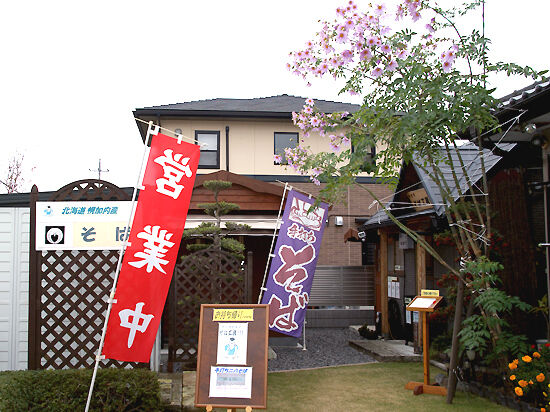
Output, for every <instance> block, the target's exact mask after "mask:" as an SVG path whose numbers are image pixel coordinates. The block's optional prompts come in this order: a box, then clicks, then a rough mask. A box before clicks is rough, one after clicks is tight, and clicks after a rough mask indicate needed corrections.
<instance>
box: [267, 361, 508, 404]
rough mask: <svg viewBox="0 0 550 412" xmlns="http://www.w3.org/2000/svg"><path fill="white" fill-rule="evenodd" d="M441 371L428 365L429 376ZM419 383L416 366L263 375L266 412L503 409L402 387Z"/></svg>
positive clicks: (419, 370)
mask: <svg viewBox="0 0 550 412" xmlns="http://www.w3.org/2000/svg"><path fill="white" fill-rule="evenodd" d="M439 372H441V371H440V370H438V369H437V368H434V367H433V366H432V367H431V368H430V373H431V374H432V376H435V375H436V374H437V373H439ZM422 380H423V372H422V363H421V362H415V363H402V362H396V363H390V362H384V363H371V364H368V365H357V366H342V367H335V368H325V369H316V370H302V371H295V372H271V373H269V375H268V398H267V405H268V410H269V411H277V412H284V411H293V412H299V411H308V412H313V411H315V412H319V411H407V412H414V411H418V412H425V411H434V412H435V411H465V412H466V411H468V412H471V411H484V412H491V411H503V410H509V409H507V408H505V407H503V406H500V405H497V404H496V403H492V402H490V401H488V400H486V399H484V398H480V397H477V396H474V395H471V394H467V393H463V392H457V395H456V397H455V400H454V401H453V404H452V405H447V404H446V403H445V398H444V397H442V396H437V395H425V394H424V395H418V396H415V395H413V393H412V391H410V390H406V389H405V388H404V386H405V384H406V383H407V382H409V381H419V382H421V381H422Z"/></svg>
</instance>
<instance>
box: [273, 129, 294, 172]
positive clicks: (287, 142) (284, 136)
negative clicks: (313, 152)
mask: <svg viewBox="0 0 550 412" xmlns="http://www.w3.org/2000/svg"><path fill="white" fill-rule="evenodd" d="M274 143H275V144H274V147H275V150H274V154H275V155H279V156H281V162H280V163H278V162H274V163H275V164H282V165H286V164H288V161H287V160H286V157H285V149H286V148H287V147H290V148H295V147H296V146H298V133H294V132H275V140H274Z"/></svg>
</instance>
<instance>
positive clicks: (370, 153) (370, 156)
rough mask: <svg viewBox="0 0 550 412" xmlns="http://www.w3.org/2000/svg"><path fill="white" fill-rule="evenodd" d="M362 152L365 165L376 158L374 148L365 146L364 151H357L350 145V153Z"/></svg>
mask: <svg viewBox="0 0 550 412" xmlns="http://www.w3.org/2000/svg"><path fill="white" fill-rule="evenodd" d="M359 151H362V152H363V153H364V159H365V165H367V164H371V163H372V161H373V160H374V158H375V157H376V146H367V147H366V148H364V149H358V148H356V147H355V146H354V145H353V144H352V145H351V152H352V153H355V152H358V153H359Z"/></svg>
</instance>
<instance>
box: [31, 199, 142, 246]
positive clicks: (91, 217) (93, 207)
mask: <svg viewBox="0 0 550 412" xmlns="http://www.w3.org/2000/svg"><path fill="white" fill-rule="evenodd" d="M131 208H132V202H131V201H91V202H36V250H108V249H119V248H120V247H121V246H122V244H123V242H124V240H125V239H126V237H127V236H128V233H129V231H128V229H127V225H128V220H129V218H130V213H131Z"/></svg>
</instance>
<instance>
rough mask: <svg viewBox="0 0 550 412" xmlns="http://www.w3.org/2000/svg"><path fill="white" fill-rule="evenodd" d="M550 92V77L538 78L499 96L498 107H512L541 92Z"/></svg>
mask: <svg viewBox="0 0 550 412" xmlns="http://www.w3.org/2000/svg"><path fill="white" fill-rule="evenodd" d="M546 92H550V79H543V80H539V81H537V82H535V83H533V84H531V85H529V86H527V87H524V88H523V89H520V90H516V91H514V92H512V93H510V94H507V95H506V96H503V97H501V98H500V99H499V100H500V101H501V103H500V105H499V109H505V108H507V107H513V106H515V105H517V104H518V103H523V102H525V101H527V100H529V99H532V98H534V97H537V96H538V95H539V94H541V93H546Z"/></svg>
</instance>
